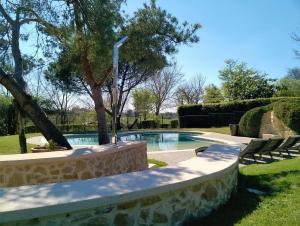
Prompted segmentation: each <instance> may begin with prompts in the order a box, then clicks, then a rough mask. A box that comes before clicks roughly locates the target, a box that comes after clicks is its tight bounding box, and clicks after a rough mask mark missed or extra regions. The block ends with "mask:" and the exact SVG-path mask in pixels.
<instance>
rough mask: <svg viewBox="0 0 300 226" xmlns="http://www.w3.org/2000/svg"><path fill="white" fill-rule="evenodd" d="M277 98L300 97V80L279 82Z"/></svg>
mask: <svg viewBox="0 0 300 226" xmlns="http://www.w3.org/2000/svg"><path fill="white" fill-rule="evenodd" d="M276 96H279V97H300V80H296V79H292V78H284V79H281V80H280V81H278V89H277V92H276Z"/></svg>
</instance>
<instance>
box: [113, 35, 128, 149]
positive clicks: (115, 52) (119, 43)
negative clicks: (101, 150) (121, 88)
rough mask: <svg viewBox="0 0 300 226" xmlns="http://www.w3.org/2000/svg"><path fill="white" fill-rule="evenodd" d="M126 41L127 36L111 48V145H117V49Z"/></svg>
mask: <svg viewBox="0 0 300 226" xmlns="http://www.w3.org/2000/svg"><path fill="white" fill-rule="evenodd" d="M127 39H128V36H125V37H123V38H122V39H121V40H119V41H118V42H117V43H115V44H114V47H113V54H114V55H113V73H114V79H113V81H114V82H113V109H112V110H113V125H112V138H111V142H112V143H113V144H117V142H118V141H117V96H118V74H119V69H118V62H119V48H120V47H121V46H122V45H123V43H124V42H125V41H126V40H127Z"/></svg>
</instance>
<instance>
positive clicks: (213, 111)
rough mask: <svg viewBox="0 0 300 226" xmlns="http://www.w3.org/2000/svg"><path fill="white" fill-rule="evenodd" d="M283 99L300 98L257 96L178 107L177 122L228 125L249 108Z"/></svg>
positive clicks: (185, 125)
mask: <svg viewBox="0 0 300 226" xmlns="http://www.w3.org/2000/svg"><path fill="white" fill-rule="evenodd" d="M283 100H289V101H292V100H300V98H296V97H277V98H258V99H253V100H240V101H231V102H224V103H216V104H194V105H182V106H179V107H178V116H179V124H180V127H182V128H192V127H194V128H197V127H213V126H228V125H229V124H236V123H239V121H240V119H241V117H242V116H243V115H244V113H245V112H246V111H248V110H250V109H253V108H255V107H260V106H266V105H269V104H271V103H275V102H277V101H283Z"/></svg>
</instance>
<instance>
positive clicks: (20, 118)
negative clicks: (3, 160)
mask: <svg viewBox="0 0 300 226" xmlns="http://www.w3.org/2000/svg"><path fill="white" fill-rule="evenodd" d="M14 106H15V109H16V118H17V132H18V134H19V145H20V151H21V153H22V154H24V153H27V143H26V136H25V126H24V113H23V112H22V110H21V109H20V107H19V105H18V103H17V102H16V100H14Z"/></svg>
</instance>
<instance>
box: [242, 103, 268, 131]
mask: <svg viewBox="0 0 300 226" xmlns="http://www.w3.org/2000/svg"><path fill="white" fill-rule="evenodd" d="M272 107H273V104H269V105H267V106H263V107H257V108H253V109H251V110H249V111H247V112H246V113H245V114H244V115H243V117H242V118H241V120H240V122H239V135H240V136H244V137H258V135H259V130H260V123H261V118H262V116H263V114H264V113H266V112H268V111H271V110H272Z"/></svg>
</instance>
